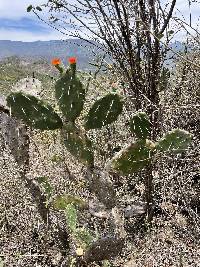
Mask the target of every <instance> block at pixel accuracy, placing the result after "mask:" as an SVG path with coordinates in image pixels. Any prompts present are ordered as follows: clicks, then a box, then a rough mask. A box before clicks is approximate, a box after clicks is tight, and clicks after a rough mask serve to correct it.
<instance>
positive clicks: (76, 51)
mask: <svg viewBox="0 0 200 267" xmlns="http://www.w3.org/2000/svg"><path fill="white" fill-rule="evenodd" d="M98 53H99V52H98V51H97V48H95V47H93V46H92V45H91V44H88V43H87V42H84V41H82V40H78V39H77V40H76V39H68V40H66V41H37V42H21V41H17V42H16V41H8V40H3V41H0V60H2V59H4V58H6V57H11V56H17V57H20V58H26V59H40V58H44V59H46V60H48V61H49V60H51V58H52V57H59V58H61V59H63V60H65V61H66V58H67V57H70V56H76V57H77V58H78V64H79V68H80V69H85V70H87V69H90V68H91V67H90V66H89V64H88V62H89V61H91V60H92V59H94V57H95V54H98Z"/></svg>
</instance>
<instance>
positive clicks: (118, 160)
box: [106, 140, 154, 175]
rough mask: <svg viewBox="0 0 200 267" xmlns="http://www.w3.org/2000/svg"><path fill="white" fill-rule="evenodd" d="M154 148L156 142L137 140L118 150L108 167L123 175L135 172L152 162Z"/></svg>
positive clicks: (111, 170)
mask: <svg viewBox="0 0 200 267" xmlns="http://www.w3.org/2000/svg"><path fill="white" fill-rule="evenodd" d="M153 149H154V143H153V142H151V141H149V140H146V141H145V142H143V141H136V142H135V143H132V144H130V145H128V146H127V147H126V148H124V149H122V150H121V151H120V152H118V153H117V154H116V155H115V156H114V157H113V158H112V159H111V161H110V162H109V163H108V165H107V167H106V169H107V170H108V171H109V172H115V173H119V174H121V175H128V174H133V173H134V172H137V171H139V170H141V169H143V168H144V167H145V166H146V165H147V164H149V163H150V161H151V157H152V153H153Z"/></svg>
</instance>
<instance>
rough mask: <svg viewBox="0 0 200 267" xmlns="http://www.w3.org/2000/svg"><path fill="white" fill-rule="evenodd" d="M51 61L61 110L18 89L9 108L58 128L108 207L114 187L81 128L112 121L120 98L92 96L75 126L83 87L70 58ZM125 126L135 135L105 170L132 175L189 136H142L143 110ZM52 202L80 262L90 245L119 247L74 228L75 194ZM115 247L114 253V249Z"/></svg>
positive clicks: (146, 131) (41, 125) (147, 127)
mask: <svg viewBox="0 0 200 267" xmlns="http://www.w3.org/2000/svg"><path fill="white" fill-rule="evenodd" d="M53 63H54V65H55V67H56V68H57V69H58V70H59V71H60V77H59V78H58V80H57V81H56V83H55V97H56V99H57V102H58V106H59V109H60V111H61V114H57V113H56V112H55V111H54V110H53V108H52V107H51V106H50V105H49V104H47V103H44V102H43V101H41V100H39V99H38V98H36V97H34V96H32V95H27V94H24V93H22V92H17V93H11V94H10V95H9V96H8V97H7V104H8V106H9V107H10V110H11V113H13V115H14V116H16V117H17V118H18V119H21V120H23V121H24V122H25V123H26V124H27V125H28V126H30V127H33V128H35V129H39V130H54V129H60V133H61V136H62V140H63V143H64V145H65V147H66V148H67V150H68V151H69V152H70V153H71V154H72V155H73V156H74V157H76V158H78V159H79V160H80V161H81V162H82V163H84V164H85V165H86V167H87V178H88V181H89V183H90V187H91V190H93V192H94V193H95V194H96V196H97V198H98V199H99V200H100V201H101V202H103V204H104V205H105V206H106V207H107V208H108V209H112V208H114V207H115V206H116V203H117V202H116V196H115V191H114V189H113V187H112V184H111V182H110V181H109V180H108V177H107V175H106V174H105V173H106V172H105V171H101V170H99V169H98V168H97V167H96V166H95V160H94V149H95V148H94V146H93V144H92V142H91V140H90V139H89V137H88V135H87V131H89V130H91V129H100V128H102V127H104V126H107V125H110V124H112V123H113V122H114V121H116V120H117V119H118V116H119V115H120V114H121V113H122V110H123V102H124V101H123V99H122V97H121V96H120V95H118V94H117V93H116V92H114V91H113V92H112V93H109V94H107V95H105V96H104V97H102V98H100V99H98V100H97V101H96V102H95V103H94V104H93V105H92V107H91V108H90V110H89V112H88V113H87V115H86V116H85V122H84V125H83V126H82V127H81V126H80V125H79V124H78V123H77V118H78V117H79V116H80V114H81V112H82V111H83V109H84V102H85V94H86V91H85V89H84V86H83V84H82V82H81V81H80V79H79V78H78V75H77V72H76V59H75V58H71V59H70V66H69V67H68V68H67V69H66V70H64V68H63V67H62V66H60V61H59V60H56V61H53ZM129 125H130V129H131V131H132V132H133V133H134V134H135V137H136V140H134V141H133V142H131V143H130V144H129V145H128V146H127V147H125V148H123V149H121V150H120V151H119V152H118V153H117V154H116V155H115V156H114V157H113V158H112V159H110V160H109V162H108V164H107V165H106V166H105V167H106V168H105V169H106V170H107V171H108V173H113V172H114V173H118V174H120V175H129V174H133V173H135V172H138V171H140V170H142V169H143V168H148V167H149V166H150V165H151V163H152V161H153V159H154V158H155V156H156V155H159V153H165V152H173V153H179V152H181V151H183V150H184V149H186V148H187V146H188V144H189V142H190V141H191V135H190V134H189V133H188V132H186V131H183V130H180V129H175V130H173V131H171V132H168V133H166V134H165V135H164V137H163V138H161V139H160V140H158V141H157V142H155V141H151V140H149V139H147V138H148V137H149V136H150V134H151V123H150V120H149V118H148V116H147V114H146V113H144V112H137V113H136V114H134V115H133V116H132V118H131V120H130V124H129ZM40 182H41V184H42V185H43V186H44V188H45V192H46V194H47V196H48V197H49V196H50V193H51V192H50V191H51V186H50V185H49V184H48V181H47V180H46V179H44V178H43V179H40ZM152 182H153V181H152V179H151V181H149V180H148V179H147V180H146V192H147V193H146V205H147V214H148V213H149V211H150V207H151V204H152ZM54 205H55V206H56V207H57V208H58V209H64V210H65V214H66V218H67V223H68V226H69V229H70V232H71V234H72V236H73V238H74V239H75V240H76V242H77V243H78V244H79V243H80V242H81V244H82V246H84V248H87V251H86V252H85V261H88V262H90V261H92V259H91V257H94V255H93V252H92V251H93V250H94V251H96V250H97V248H96V247H99V246H100V247H104V245H105V246H107V247H109V246H112V247H116V248H120V249H121V248H122V246H121V245H120V244H123V242H122V239H120V238H107V239H100V240H97V241H96V242H97V243H95V242H94V243H93V244H92V245H91V242H92V241H93V240H94V238H93V237H92V235H90V233H89V232H88V231H86V230H85V229H82V228H77V210H76V206H77V205H78V206H82V205H84V203H83V202H82V201H81V200H79V199H77V198H76V197H75V196H73V197H69V196H62V197H60V199H57V201H56V202H55V203H54ZM83 244H84V245H83ZM99 244H100V245H99ZM88 247H89V248H88ZM120 249H118V251H117V253H119V252H120ZM117 253H116V250H115V249H113V250H112V249H111V250H110V252H109V255H106V252H105V253H103V255H102V257H99V258H98V260H104V259H109V258H110V257H113V256H116V254H117ZM91 255H93V256H91ZM94 260H95V257H94Z"/></svg>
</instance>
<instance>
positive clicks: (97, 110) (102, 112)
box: [85, 94, 123, 129]
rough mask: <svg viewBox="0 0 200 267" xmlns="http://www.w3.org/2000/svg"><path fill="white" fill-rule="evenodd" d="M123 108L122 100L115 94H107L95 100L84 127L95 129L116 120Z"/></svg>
mask: <svg viewBox="0 0 200 267" xmlns="http://www.w3.org/2000/svg"><path fill="white" fill-rule="evenodd" d="M122 109H123V102H122V100H121V99H120V96H119V95H117V94H108V95H106V96H104V97H103V98H101V99H99V100H97V101H96V102H95V103H94V105H93V106H92V108H91V109H90V110H89V113H88V115H87V117H86V123H85V128H86V129H97V128H101V127H103V126H106V125H108V124H110V123H112V122H114V121H116V120H117V118H118V116H119V115H120V114H121V112H122Z"/></svg>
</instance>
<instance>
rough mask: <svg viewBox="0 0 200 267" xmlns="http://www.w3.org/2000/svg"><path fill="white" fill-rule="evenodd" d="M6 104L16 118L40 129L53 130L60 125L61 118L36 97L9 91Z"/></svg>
mask: <svg viewBox="0 0 200 267" xmlns="http://www.w3.org/2000/svg"><path fill="white" fill-rule="evenodd" d="M7 105H8V106H9V107H10V109H11V112H12V113H13V114H14V116H16V117H17V118H18V119H21V120H23V121H24V123H26V124H27V125H28V126H32V127H34V128H35V129H40V130H55V129H58V128H61V127H62V125H63V124H62V120H61V118H60V117H59V116H58V114H57V113H55V111H54V110H53V108H52V107H51V106H50V105H48V104H45V103H44V102H43V101H41V100H39V99H38V98H37V97H35V96H32V95H28V94H25V93H22V92H17V93H11V94H10V95H9V96H8V97H7Z"/></svg>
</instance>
